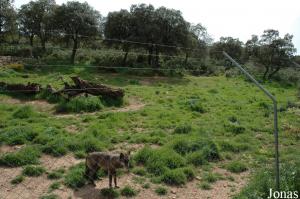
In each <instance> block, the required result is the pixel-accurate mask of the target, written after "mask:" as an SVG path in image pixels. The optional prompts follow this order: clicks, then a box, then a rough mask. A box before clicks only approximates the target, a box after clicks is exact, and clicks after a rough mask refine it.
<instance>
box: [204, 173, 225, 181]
mask: <svg viewBox="0 0 300 199" xmlns="http://www.w3.org/2000/svg"><path fill="white" fill-rule="evenodd" d="M219 179H221V176H220V175H219V174H215V173H211V172H208V173H204V175H203V176H202V180H204V181H205V182H208V183H214V182H216V181H218V180H219Z"/></svg>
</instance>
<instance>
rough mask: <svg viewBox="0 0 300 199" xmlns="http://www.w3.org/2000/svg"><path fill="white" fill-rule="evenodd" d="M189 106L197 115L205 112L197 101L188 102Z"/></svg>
mask: <svg viewBox="0 0 300 199" xmlns="http://www.w3.org/2000/svg"><path fill="white" fill-rule="evenodd" d="M189 106H190V109H191V110H192V111H195V112H198V113H205V112H206V110H205V108H204V107H203V105H202V104H201V102H200V101H199V100H197V101H192V102H190V104H189Z"/></svg>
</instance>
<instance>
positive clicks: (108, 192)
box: [100, 188, 120, 199]
mask: <svg viewBox="0 0 300 199" xmlns="http://www.w3.org/2000/svg"><path fill="white" fill-rule="evenodd" d="M100 195H101V196H102V197H103V198H107V199H113V198H118V197H119V195H120V193H119V192H118V191H116V190H115V189H113V188H103V189H101V190H100Z"/></svg>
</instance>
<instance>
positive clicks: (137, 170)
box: [132, 167, 147, 176]
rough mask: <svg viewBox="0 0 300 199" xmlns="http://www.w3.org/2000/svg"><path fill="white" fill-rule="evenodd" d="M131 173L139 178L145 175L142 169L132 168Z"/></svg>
mask: <svg viewBox="0 0 300 199" xmlns="http://www.w3.org/2000/svg"><path fill="white" fill-rule="evenodd" d="M132 173H134V174H136V175H139V176H145V175H146V174H147V172H146V170H145V169H144V168H142V167H135V168H133V170H132Z"/></svg>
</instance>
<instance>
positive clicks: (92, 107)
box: [56, 96, 104, 113]
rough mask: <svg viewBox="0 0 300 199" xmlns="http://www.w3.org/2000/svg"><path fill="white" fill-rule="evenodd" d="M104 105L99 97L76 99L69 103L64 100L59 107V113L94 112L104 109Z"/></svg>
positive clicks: (80, 97)
mask: <svg viewBox="0 0 300 199" xmlns="http://www.w3.org/2000/svg"><path fill="white" fill-rule="evenodd" d="M103 107H104V106H103V104H102V102H101V100H100V98H99V97H95V96H89V97H83V96H79V97H75V98H72V99H71V100H69V101H66V100H63V101H60V103H59V104H58V105H57V107H56V110H57V111H58V112H75V113H79V112H93V111H98V110H101V109H103Z"/></svg>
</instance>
